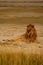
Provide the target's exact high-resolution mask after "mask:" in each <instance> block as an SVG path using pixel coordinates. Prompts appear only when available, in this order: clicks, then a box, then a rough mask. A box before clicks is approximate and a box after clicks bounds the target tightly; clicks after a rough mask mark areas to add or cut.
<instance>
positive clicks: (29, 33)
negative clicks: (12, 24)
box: [7, 24, 37, 43]
mask: <svg viewBox="0 0 43 65" xmlns="http://www.w3.org/2000/svg"><path fill="white" fill-rule="evenodd" d="M36 38H37V32H36V29H35V27H34V25H32V24H29V25H27V29H26V33H25V34H23V35H21V36H20V37H18V38H16V39H11V40H7V41H8V42H11V41H12V42H17V43H18V42H20V41H23V42H24V41H25V42H27V41H28V42H35V41H36Z"/></svg>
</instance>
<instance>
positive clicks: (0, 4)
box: [0, 0, 43, 41]
mask: <svg viewBox="0 0 43 65" xmlns="http://www.w3.org/2000/svg"><path fill="white" fill-rule="evenodd" d="M28 24H34V25H35V28H36V30H37V33H38V36H39V37H41V38H42V37H43V0H0V40H1V41H2V40H3V39H11V38H15V37H17V36H20V35H22V34H24V33H25V31H26V26H27V25H28Z"/></svg>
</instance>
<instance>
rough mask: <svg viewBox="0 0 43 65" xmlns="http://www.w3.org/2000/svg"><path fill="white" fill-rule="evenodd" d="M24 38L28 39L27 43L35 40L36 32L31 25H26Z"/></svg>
mask: <svg viewBox="0 0 43 65" xmlns="http://www.w3.org/2000/svg"><path fill="white" fill-rule="evenodd" d="M25 36H26V39H29V41H31V42H34V41H35V40H36V37H37V32H36V29H35V27H34V25H32V24H30V25H27V31H26V35H25Z"/></svg>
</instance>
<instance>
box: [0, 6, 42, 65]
mask: <svg viewBox="0 0 43 65" xmlns="http://www.w3.org/2000/svg"><path fill="white" fill-rule="evenodd" d="M24 12H25V15H23V13H24ZM27 12H28V13H30V14H31V12H34V13H35V14H37V15H39V16H38V17H36V16H35V15H34V16H33V15H32V16H30V15H28V16H27V15H26V13H27ZM15 13H16V14H15ZM19 13H20V14H19ZM21 13H22V14H21ZM18 15H20V16H18ZM40 15H41V16H40ZM0 23H1V24H2V23H3V24H4V23H11V24H12V23H14V24H15V23H16V24H18V25H19V24H29V23H32V24H33V23H37V24H38V23H40V24H41V25H43V7H0ZM6 29H7V28H6ZM42 29H43V27H42ZM0 30H1V27H0ZM3 30H5V29H3ZM39 30H40V28H39ZM8 31H9V30H8ZM17 32H18V31H17ZM38 32H39V31H38ZM42 33H43V32H42ZM18 34H19V33H18ZM42 38H43V37H42ZM39 40H40V39H39ZM0 65H43V42H42V44H41V43H40V44H37V43H34V44H33V43H32V44H27V43H26V44H22V42H21V45H20V44H19V43H17V45H16V43H15V42H11V43H7V42H4V43H2V42H0Z"/></svg>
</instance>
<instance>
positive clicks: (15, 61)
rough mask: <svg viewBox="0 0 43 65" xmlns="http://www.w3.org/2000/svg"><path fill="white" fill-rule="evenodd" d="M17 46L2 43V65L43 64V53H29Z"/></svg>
mask: <svg viewBox="0 0 43 65" xmlns="http://www.w3.org/2000/svg"><path fill="white" fill-rule="evenodd" d="M15 48H16V47H14V46H10V45H7V46H3V45H0V65H43V54H33V53H30V54H27V53H24V52H22V49H21V50H19V49H18V48H16V49H15ZM17 49H18V50H19V51H18V50H17ZM28 52H29V51H28Z"/></svg>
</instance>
